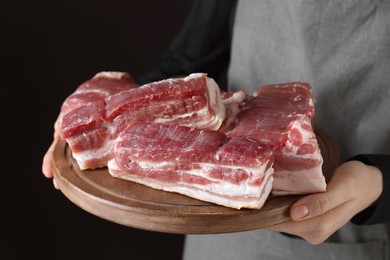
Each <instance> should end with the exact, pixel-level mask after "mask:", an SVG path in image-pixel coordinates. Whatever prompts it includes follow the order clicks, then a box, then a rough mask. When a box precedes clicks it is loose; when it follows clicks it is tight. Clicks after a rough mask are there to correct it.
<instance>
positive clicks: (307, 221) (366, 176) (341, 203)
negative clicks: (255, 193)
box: [267, 161, 383, 244]
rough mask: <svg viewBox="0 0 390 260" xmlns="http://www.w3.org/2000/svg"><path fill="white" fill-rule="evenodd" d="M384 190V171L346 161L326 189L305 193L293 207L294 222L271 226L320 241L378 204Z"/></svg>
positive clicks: (291, 209)
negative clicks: (306, 194)
mask: <svg viewBox="0 0 390 260" xmlns="http://www.w3.org/2000/svg"><path fill="white" fill-rule="evenodd" d="M382 190H383V180H382V173H381V172H380V170H379V169H378V168H376V167H374V166H369V165H366V164H364V163H362V162H359V161H349V162H346V163H344V164H342V165H340V166H339V167H338V168H337V169H336V170H335V172H334V175H333V177H332V178H331V180H330V182H329V183H328V186H327V190H326V191H325V192H322V193H316V194H311V195H308V196H305V197H303V198H301V199H299V200H298V201H296V202H295V203H294V204H293V205H292V206H291V207H290V217H291V219H292V220H291V221H288V222H285V223H281V224H278V225H274V226H271V227H269V228H267V229H270V230H272V231H278V232H284V233H288V234H292V235H296V236H299V237H302V238H303V239H305V240H306V241H307V242H309V243H311V244H320V243H322V242H324V241H325V240H326V239H327V238H328V237H329V236H330V235H332V234H333V233H334V232H335V231H337V230H338V229H339V228H341V227H342V226H343V225H344V224H346V223H347V222H348V221H350V220H351V218H352V217H353V216H355V215H356V214H357V213H359V212H361V211H362V210H364V209H366V208H368V207H369V206H371V205H372V204H374V203H375V202H376V200H377V199H378V198H379V196H380V194H381V193H382Z"/></svg>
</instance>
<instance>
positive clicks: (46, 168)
mask: <svg viewBox="0 0 390 260" xmlns="http://www.w3.org/2000/svg"><path fill="white" fill-rule="evenodd" d="M56 143H57V142H56V141H54V142H53V143H52V144H51V145H50V147H49V149H48V150H47V152H46V154H45V155H44V157H43V162H42V172H43V174H44V175H45V176H46V177H47V178H53V152H54V146H55V144H56Z"/></svg>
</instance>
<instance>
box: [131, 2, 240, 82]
mask: <svg viewBox="0 0 390 260" xmlns="http://www.w3.org/2000/svg"><path fill="white" fill-rule="evenodd" d="M235 4H236V0H224V1H221V0H196V1H193V3H192V6H191V7H190V10H189V13H188V15H187V18H186V20H185V22H184V24H183V26H182V28H181V30H180V31H179V33H178V34H177V35H176V36H175V38H174V39H173V41H172V42H171V44H170V45H169V47H168V49H167V50H166V51H165V52H164V53H163V55H162V59H161V62H160V64H159V65H158V66H157V68H155V69H154V70H152V71H150V72H148V73H145V74H144V75H141V76H140V77H139V78H137V79H136V81H137V82H138V83H139V84H145V83H148V82H152V81H157V80H162V79H165V78H168V77H173V76H178V75H188V74H190V73H193V72H204V73H207V74H208V75H209V76H210V77H213V78H218V77H219V76H220V75H221V73H222V72H223V71H224V69H225V67H226V66H227V65H228V63H229V60H230V38H231V32H230V30H231V22H232V16H233V14H234V9H235Z"/></svg>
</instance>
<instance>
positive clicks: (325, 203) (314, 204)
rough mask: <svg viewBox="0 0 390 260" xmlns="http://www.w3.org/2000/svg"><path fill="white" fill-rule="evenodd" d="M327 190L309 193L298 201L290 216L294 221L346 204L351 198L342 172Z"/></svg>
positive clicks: (291, 209)
mask: <svg viewBox="0 0 390 260" xmlns="http://www.w3.org/2000/svg"><path fill="white" fill-rule="evenodd" d="M333 177H334V178H332V179H331V180H330V182H329V184H328V187H327V190H326V191H325V192H321V193H314V194H310V195H307V196H305V197H303V198H301V199H299V200H298V201H296V202H295V203H294V204H293V205H292V206H291V207H290V217H291V219H292V220H294V221H299V220H305V219H309V218H313V217H317V216H319V215H322V214H324V213H325V212H327V211H329V210H331V209H334V208H336V207H337V206H340V205H341V204H344V203H345V202H347V201H349V200H350V199H351V198H350V196H349V195H348V194H349V193H348V192H346V188H345V187H344V186H343V185H342V183H345V182H343V181H340V179H341V178H342V177H343V175H342V174H339V175H337V176H336V175H335V176H333Z"/></svg>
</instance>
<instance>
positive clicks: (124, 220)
mask: <svg viewBox="0 0 390 260" xmlns="http://www.w3.org/2000/svg"><path fill="white" fill-rule="evenodd" d="M316 135H317V140H318V142H319V145H320V149H321V153H322V156H323V158H324V164H323V171H324V175H325V177H326V179H327V181H328V180H329V179H330V177H331V176H332V174H333V171H334V169H335V168H336V167H337V165H338V164H339V153H338V148H337V146H336V144H335V142H334V141H333V140H332V138H331V137H330V136H329V135H328V134H327V133H326V132H324V131H323V130H321V129H319V128H316ZM54 169H55V170H54V176H55V178H56V181H57V183H58V185H59V187H60V189H61V191H62V192H63V194H64V195H65V196H66V197H67V198H68V199H69V200H71V201H72V202H73V203H75V204H76V205H77V206H79V207H80V208H82V209H84V210H86V211H87V212H89V213H91V214H94V215H96V216H98V217H101V218H103V219H106V220H109V221H112V222H115V223H118V224H121V225H125V226H129V227H133V228H138V229H143V230H149V231H158V232H166V233H175V234H211V233H214V234H216V233H228V232H238V231H246V230H253V229H260V228H265V227H267V226H270V225H274V224H278V223H282V222H285V221H288V220H289V219H290V218H289V215H288V209H289V206H290V205H291V204H292V203H293V202H295V201H296V200H297V199H299V198H300V197H301V196H297V195H294V196H291V195H289V196H280V197H274V196H270V197H269V198H268V199H267V201H266V203H265V204H264V206H263V207H262V208H261V209H259V210H255V209H241V210H236V209H231V208H227V207H223V206H218V205H214V204H212V203H208V202H203V201H200V200H196V199H193V198H190V197H187V196H184V195H181V194H176V193H171V192H164V191H160V190H155V189H152V188H148V187H146V186H143V185H140V184H136V183H133V182H130V181H126V180H121V179H117V178H114V177H112V176H111V175H110V174H109V173H108V171H107V168H101V169H95V170H84V171H81V170H80V168H79V167H78V165H77V163H76V161H75V160H74V159H73V157H72V153H71V151H70V149H69V146H68V145H67V144H66V142H65V141H61V142H59V143H58V144H57V145H56V147H55V150H54Z"/></svg>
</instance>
